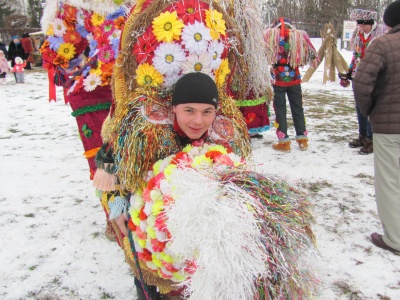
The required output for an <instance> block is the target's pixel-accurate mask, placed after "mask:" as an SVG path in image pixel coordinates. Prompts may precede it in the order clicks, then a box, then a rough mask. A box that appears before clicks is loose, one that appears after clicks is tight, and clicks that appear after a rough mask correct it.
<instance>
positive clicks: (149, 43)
mask: <svg viewBox="0 0 400 300" xmlns="http://www.w3.org/2000/svg"><path fill="white" fill-rule="evenodd" d="M157 45H158V42H157V40H156V37H155V36H154V34H153V33H152V32H151V33H149V32H147V31H146V32H145V33H144V34H143V35H142V36H140V37H138V39H137V41H136V43H135V45H134V46H133V50H132V54H133V55H135V56H136V61H137V63H138V64H141V63H145V62H146V63H149V64H151V63H152V59H153V56H154V50H155V49H156V47H157Z"/></svg>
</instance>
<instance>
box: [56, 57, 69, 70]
mask: <svg viewBox="0 0 400 300" xmlns="http://www.w3.org/2000/svg"><path fill="white" fill-rule="evenodd" d="M53 64H54V65H56V66H60V67H62V68H68V60H67V59H66V58H65V57H64V56H62V55H57V56H56V58H54V60H53Z"/></svg>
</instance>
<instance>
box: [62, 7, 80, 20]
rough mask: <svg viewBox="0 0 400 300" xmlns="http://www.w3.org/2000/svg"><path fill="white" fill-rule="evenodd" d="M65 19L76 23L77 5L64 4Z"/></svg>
mask: <svg viewBox="0 0 400 300" xmlns="http://www.w3.org/2000/svg"><path fill="white" fill-rule="evenodd" d="M63 8H64V19H66V20H68V22H69V23H74V22H75V21H76V11H77V9H76V7H73V6H69V5H68V4H64V7H63Z"/></svg>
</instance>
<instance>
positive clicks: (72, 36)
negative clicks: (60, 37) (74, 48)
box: [64, 30, 82, 45]
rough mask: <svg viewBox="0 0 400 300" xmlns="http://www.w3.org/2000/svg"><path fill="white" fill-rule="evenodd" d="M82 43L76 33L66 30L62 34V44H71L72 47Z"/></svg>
mask: <svg viewBox="0 0 400 300" xmlns="http://www.w3.org/2000/svg"><path fill="white" fill-rule="evenodd" d="M81 41H82V37H81V36H80V34H79V33H78V32H76V31H72V30H67V31H66V32H65V34H64V42H66V43H71V44H74V45H77V44H79V43H80V42H81Z"/></svg>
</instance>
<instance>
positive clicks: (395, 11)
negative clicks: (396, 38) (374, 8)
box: [383, 0, 400, 27]
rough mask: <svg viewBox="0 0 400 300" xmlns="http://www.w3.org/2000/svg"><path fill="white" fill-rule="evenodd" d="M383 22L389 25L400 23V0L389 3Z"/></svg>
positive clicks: (393, 25)
mask: <svg viewBox="0 0 400 300" xmlns="http://www.w3.org/2000/svg"><path fill="white" fill-rule="evenodd" d="M383 22H384V23H385V24H386V25H387V26H389V27H395V26H396V25H399V24H400V0H397V1H394V2H392V3H391V4H389V6H388V7H387V8H386V10H385V13H384V14H383Z"/></svg>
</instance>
